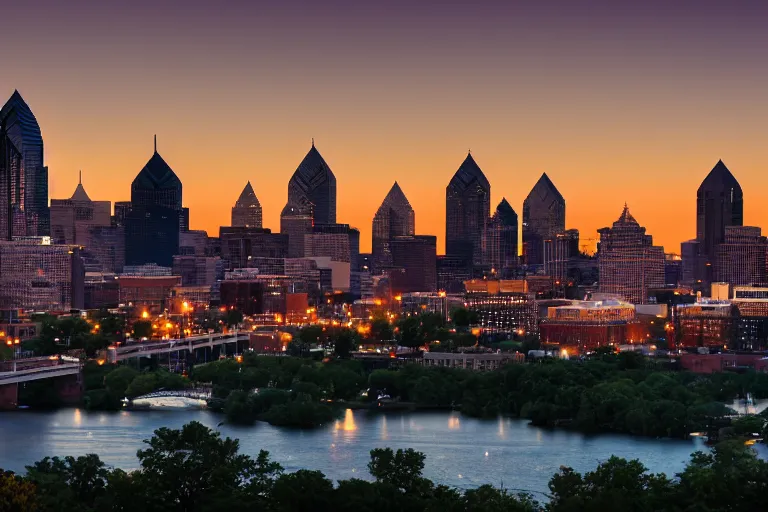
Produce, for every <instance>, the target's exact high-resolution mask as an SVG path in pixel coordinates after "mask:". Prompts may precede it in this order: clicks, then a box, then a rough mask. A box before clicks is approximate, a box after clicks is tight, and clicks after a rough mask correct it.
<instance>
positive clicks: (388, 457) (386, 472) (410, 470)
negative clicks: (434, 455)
mask: <svg viewBox="0 0 768 512" xmlns="http://www.w3.org/2000/svg"><path fill="white" fill-rule="evenodd" d="M424 459H426V456H425V455H424V454H423V453H421V452H417V451H415V450H413V449H411V448H408V449H407V450H402V449H398V450H397V452H393V451H392V448H376V449H373V450H371V461H370V462H369V463H368V471H370V473H371V475H372V476H373V477H374V478H375V479H376V481H377V482H380V483H386V484H389V485H392V486H393V487H395V488H397V489H400V490H402V491H413V490H416V489H419V488H421V487H422V486H423V485H424V479H423V478H422V476H421V475H422V471H423V470H424Z"/></svg>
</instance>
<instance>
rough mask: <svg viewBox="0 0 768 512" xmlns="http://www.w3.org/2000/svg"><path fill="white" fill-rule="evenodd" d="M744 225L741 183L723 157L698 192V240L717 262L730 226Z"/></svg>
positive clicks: (707, 255) (708, 256)
mask: <svg viewBox="0 0 768 512" xmlns="http://www.w3.org/2000/svg"><path fill="white" fill-rule="evenodd" d="M743 224H744V196H743V194H742V192H741V186H740V185H739V182H738V181H736V178H734V176H733V174H731V171H729V170H728V168H727V167H726V166H725V164H724V163H723V161H722V160H718V162H717V164H716V165H715V167H713V168H712V170H711V171H710V172H709V174H708V175H707V177H706V178H704V181H702V182H701V186H699V190H698V191H697V192H696V239H697V240H698V241H699V243H701V244H702V245H701V253H702V255H703V256H704V257H705V258H707V263H711V264H714V262H715V259H716V258H717V245H718V244H720V243H722V242H723V240H724V239H725V228H726V227H727V226H741V225H743Z"/></svg>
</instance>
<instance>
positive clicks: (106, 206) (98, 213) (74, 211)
mask: <svg viewBox="0 0 768 512" xmlns="http://www.w3.org/2000/svg"><path fill="white" fill-rule="evenodd" d="M50 211H51V239H52V240H53V242H54V243H57V244H73V245H83V246H85V247H86V248H90V246H91V240H90V237H89V234H88V233H89V229H90V228H91V227H107V226H111V225H112V218H111V214H112V203H111V202H109V201H92V200H91V198H90V197H88V194H87V193H86V192H85V188H84V187H83V181H82V178H81V179H80V181H79V183H78V184H77V187H76V188H75V192H74V193H73V194H72V197H70V198H69V199H51V210H50Z"/></svg>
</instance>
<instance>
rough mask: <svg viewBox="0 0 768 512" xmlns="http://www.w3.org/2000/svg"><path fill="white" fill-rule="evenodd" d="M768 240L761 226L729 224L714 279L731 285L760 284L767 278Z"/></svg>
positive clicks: (719, 248)
mask: <svg viewBox="0 0 768 512" xmlns="http://www.w3.org/2000/svg"><path fill="white" fill-rule="evenodd" d="M767 250H768V243H766V238H765V237H764V236H762V233H761V232H760V228H758V227H752V226H726V227H725V235H724V237H723V242H722V243H720V244H718V245H717V248H716V252H715V260H714V267H715V271H714V279H715V280H717V281H720V282H724V283H728V284H730V285H731V286H738V285H761V284H765V283H768V279H766V258H765V255H766V251H767Z"/></svg>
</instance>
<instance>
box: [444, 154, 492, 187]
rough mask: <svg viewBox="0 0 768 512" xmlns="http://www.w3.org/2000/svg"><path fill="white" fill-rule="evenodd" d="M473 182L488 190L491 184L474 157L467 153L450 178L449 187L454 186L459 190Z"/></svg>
mask: <svg viewBox="0 0 768 512" xmlns="http://www.w3.org/2000/svg"><path fill="white" fill-rule="evenodd" d="M473 183H477V184H479V185H480V186H481V187H483V188H485V189H487V190H490V188H491V184H490V182H489V181H488V178H486V177H485V174H483V171H482V169H480V166H479V165H477V162H475V159H474V158H472V153H467V158H465V159H464V161H463V162H462V163H461V165H460V166H459V169H458V170H457V171H456V173H455V174H454V175H453V178H451V181H450V182H449V183H448V186H449V187H456V188H458V189H460V190H466V189H468V188H469V187H470V186H471V185H472V184H473Z"/></svg>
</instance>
